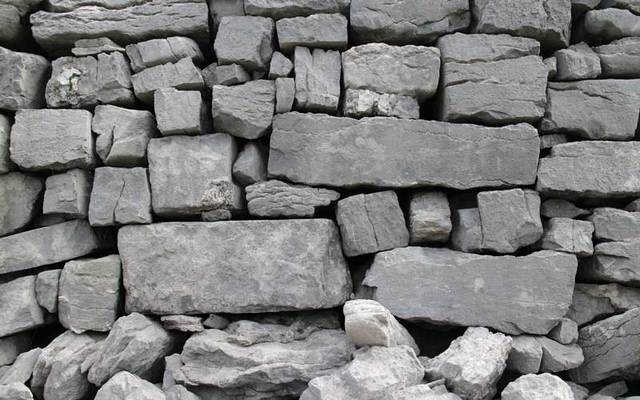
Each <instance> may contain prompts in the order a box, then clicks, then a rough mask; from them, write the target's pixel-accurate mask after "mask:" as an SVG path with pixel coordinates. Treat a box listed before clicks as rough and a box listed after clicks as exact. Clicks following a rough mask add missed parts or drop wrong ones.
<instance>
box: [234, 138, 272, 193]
mask: <svg viewBox="0 0 640 400" xmlns="http://www.w3.org/2000/svg"><path fill="white" fill-rule="evenodd" d="M267 156H268V155H267V149H266V147H265V146H264V145H263V144H262V143H260V142H256V141H250V142H247V144H245V145H244V147H243V148H242V150H240V152H239V153H238V157H237V158H236V161H235V162H234V163H233V179H234V180H235V181H236V182H238V184H239V185H241V186H249V185H253V184H254V183H258V182H262V181H265V180H267Z"/></svg>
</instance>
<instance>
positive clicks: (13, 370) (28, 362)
mask: <svg viewBox="0 0 640 400" xmlns="http://www.w3.org/2000/svg"><path fill="white" fill-rule="evenodd" d="M41 353H42V349H40V348H38V347H37V348H35V349H32V350H29V351H27V352H24V353H22V354H20V355H19V356H18V357H17V358H16V361H15V362H14V363H13V364H12V365H11V366H9V367H7V368H6V369H2V368H0V385H6V384H9V383H14V382H19V383H24V384H26V383H27V382H28V381H29V379H31V375H32V374H33V367H34V365H35V364H36V362H37V361H38V357H40V354H41Z"/></svg>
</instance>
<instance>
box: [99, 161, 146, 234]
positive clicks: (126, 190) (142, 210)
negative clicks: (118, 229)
mask: <svg viewBox="0 0 640 400" xmlns="http://www.w3.org/2000/svg"><path fill="white" fill-rule="evenodd" d="M151 222H152V216H151V190H150V188H149V180H148V177H147V169H146V168H113V167H101V168H97V169H96V170H95V177H94V178H93V189H92V190H91V201H90V203H89V223H90V224H91V226H114V225H129V224H149V223H151Z"/></svg>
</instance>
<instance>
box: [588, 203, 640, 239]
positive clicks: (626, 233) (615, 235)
mask: <svg viewBox="0 0 640 400" xmlns="http://www.w3.org/2000/svg"><path fill="white" fill-rule="evenodd" d="M589 220H590V221H591V222H593V226H594V227H595V237H596V239H599V240H604V241H611V240H613V241H625V240H633V239H640V212H629V211H625V210H619V209H617V208H611V207H600V208H596V209H594V210H593V214H591V215H590V216H589Z"/></svg>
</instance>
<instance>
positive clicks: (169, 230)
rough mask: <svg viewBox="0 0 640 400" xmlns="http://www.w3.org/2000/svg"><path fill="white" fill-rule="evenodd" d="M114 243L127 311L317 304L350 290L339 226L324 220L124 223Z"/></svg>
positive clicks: (337, 301) (330, 303)
mask: <svg viewBox="0 0 640 400" xmlns="http://www.w3.org/2000/svg"><path fill="white" fill-rule="evenodd" d="M118 249H119V250H120V256H121V257H122V262H123V274H124V286H125V290H126V306H127V310H128V311H130V312H133V311H137V312H143V313H155V314H205V313H219V312H226V313H246V312H251V313H254V312H273V311H286V310H304V309H321V308H332V307H336V306H339V305H341V304H343V303H344V302H345V301H346V300H347V299H348V297H349V294H350V293H351V281H350V278H349V271H348V269H347V264H346V262H345V260H344V257H343V256H342V251H341V249H340V240H339V235H338V229H337V228H336V226H335V224H334V223H333V222H331V221H329V220H324V219H306V220H280V221H276V220H273V221H229V222H213V223H206V222H169V223H162V224H154V225H147V226H125V227H124V228H121V229H120V231H119V233H118Z"/></svg>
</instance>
